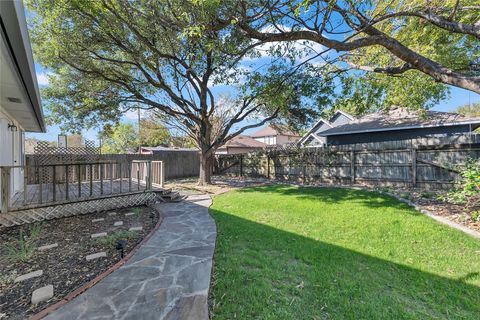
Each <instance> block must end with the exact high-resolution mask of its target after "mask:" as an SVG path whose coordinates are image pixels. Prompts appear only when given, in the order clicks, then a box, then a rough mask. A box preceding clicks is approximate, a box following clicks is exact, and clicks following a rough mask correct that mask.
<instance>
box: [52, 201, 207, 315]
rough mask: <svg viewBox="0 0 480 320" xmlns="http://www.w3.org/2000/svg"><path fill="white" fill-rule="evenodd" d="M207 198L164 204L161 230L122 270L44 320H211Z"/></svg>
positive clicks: (161, 210)
mask: <svg viewBox="0 0 480 320" xmlns="http://www.w3.org/2000/svg"><path fill="white" fill-rule="evenodd" d="M210 204H211V199H210V197H208V196H207V195H195V196H189V197H188V198H187V199H186V200H185V201H183V202H179V203H162V204H159V205H158V208H159V210H160V212H161V213H162V216H163V222H162V224H161V226H160V229H159V230H157V232H155V234H154V235H153V236H152V237H151V238H150V239H149V240H148V241H147V242H146V243H145V244H144V245H143V246H142V247H141V248H140V249H139V250H138V251H137V252H136V253H135V254H134V255H133V257H132V258H131V259H130V260H129V261H128V262H127V263H126V264H125V265H123V266H122V267H121V268H119V269H118V270H116V271H115V272H113V273H111V274H110V275H109V276H107V277H106V278H104V279H103V280H101V281H100V282H99V283H97V284H96V285H95V286H93V287H92V288H90V289H88V290H87V291H85V292H84V293H83V294H81V295H80V296H78V297H76V298H75V299H73V300H72V301H70V302H69V303H67V304H66V305H64V306H63V307H61V308H60V309H58V310H56V311H54V312H52V313H51V314H50V315H48V316H47V317H46V318H45V319H162V320H163V319H165V320H172V319H175V320H178V319H180V320H181V319H189V320H194V319H205V320H207V319H208V307H207V298H208V289H209V286H210V273H211V269H212V258H213V252H214V249H215V238H216V227H215V222H214V221H213V219H212V218H211V216H210V214H209V212H208V207H209V206H210Z"/></svg>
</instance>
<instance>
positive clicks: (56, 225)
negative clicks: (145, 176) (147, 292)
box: [0, 207, 159, 320]
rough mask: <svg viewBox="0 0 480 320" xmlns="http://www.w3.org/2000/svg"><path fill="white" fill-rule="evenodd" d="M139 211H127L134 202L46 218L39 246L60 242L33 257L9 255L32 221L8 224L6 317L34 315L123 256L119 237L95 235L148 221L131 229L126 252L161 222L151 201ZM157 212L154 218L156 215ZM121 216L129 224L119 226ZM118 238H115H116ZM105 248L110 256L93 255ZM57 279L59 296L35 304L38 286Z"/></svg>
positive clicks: (4, 239)
mask: <svg viewBox="0 0 480 320" xmlns="http://www.w3.org/2000/svg"><path fill="white" fill-rule="evenodd" d="M138 208H139V209H140V211H139V214H135V215H130V216H125V213H128V212H132V211H133V210H132V209H133V208H126V209H121V210H112V211H111V212H116V213H117V214H116V215H112V216H110V215H108V214H107V212H100V213H94V214H86V215H81V216H73V217H68V218H61V219H54V220H49V221H44V222H40V223H37V224H40V225H41V231H40V232H39V235H38V236H37V237H36V238H35V239H34V240H32V243H34V246H35V247H39V246H44V245H48V244H53V243H58V247H56V248H52V249H48V250H46V251H37V250H35V253H34V254H33V256H31V257H30V258H29V259H28V260H27V261H13V260H12V259H11V258H9V254H8V250H7V244H9V243H10V244H11V243H14V242H15V241H16V240H18V239H19V238H20V232H21V230H23V234H25V235H27V236H28V235H29V232H30V228H31V227H30V226H29V225H24V226H17V227H10V228H6V229H3V230H2V231H1V234H0V243H1V246H0V270H1V273H0V319H2V320H3V319H25V318H27V317H28V316H31V315H33V314H35V313H36V312H38V311H40V310H42V309H44V308H46V307H48V306H49V305H52V304H54V303H56V302H58V301H60V300H61V299H62V298H64V297H65V296H66V295H67V294H68V293H70V292H72V291H74V290H75V289H77V288H79V287H81V286H82V285H84V284H86V283H88V282H89V281H91V280H92V279H94V278H95V277H96V276H98V275H99V274H101V273H102V272H104V271H106V270H107V269H108V268H109V267H110V266H112V265H114V264H115V263H116V262H118V261H119V260H120V259H121V257H120V253H119V251H117V250H116V248H115V243H102V241H100V239H102V238H97V239H92V238H91V234H93V233H99V232H107V233H108V235H111V234H112V233H114V232H116V231H119V230H123V231H127V230H128V229H129V228H131V227H138V226H142V227H143V230H142V231H131V232H129V239H128V240H127V241H126V244H125V249H124V254H125V255H127V254H128V253H129V252H130V251H131V250H132V249H133V248H134V247H135V246H136V245H137V244H138V243H139V242H140V241H142V239H143V238H144V237H145V236H146V235H147V234H148V233H149V231H150V230H151V229H153V228H154V227H155V225H156V223H157V222H158V219H159V215H158V213H157V212H156V211H155V210H153V209H151V208H148V207H138ZM151 212H153V220H152V217H151ZM98 218H104V219H105V220H104V221H100V222H92V219H98ZM115 221H123V225H122V226H119V227H114V226H113V224H114V222H115ZM111 242H112V241H111ZM102 251H105V252H106V254H107V257H106V258H99V259H95V260H91V261H87V260H86V259H85V257H86V256H87V255H89V254H93V253H97V252H102ZM36 270H43V275H42V276H40V277H36V278H32V279H28V280H25V281H21V282H17V283H14V282H13V280H14V279H15V278H16V277H17V276H20V275H23V274H26V273H29V272H32V271H36ZM49 284H51V285H53V287H54V296H53V298H51V299H50V300H48V301H45V302H42V303H39V304H38V305H32V304H31V296H32V292H33V291H34V290H35V289H38V288H40V287H43V286H46V285H49Z"/></svg>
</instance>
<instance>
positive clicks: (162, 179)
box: [160, 161, 165, 188]
mask: <svg viewBox="0 0 480 320" xmlns="http://www.w3.org/2000/svg"><path fill="white" fill-rule="evenodd" d="M164 183H165V164H164V163H163V161H160V187H162V188H163V185H164Z"/></svg>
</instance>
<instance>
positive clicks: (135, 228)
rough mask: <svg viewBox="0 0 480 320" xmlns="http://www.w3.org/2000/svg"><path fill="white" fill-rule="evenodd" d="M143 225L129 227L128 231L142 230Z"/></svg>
mask: <svg viewBox="0 0 480 320" xmlns="http://www.w3.org/2000/svg"><path fill="white" fill-rule="evenodd" d="M142 230H143V227H131V228H130V229H128V231H142Z"/></svg>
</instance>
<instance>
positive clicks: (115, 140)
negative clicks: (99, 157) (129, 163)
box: [100, 123, 139, 154]
mask: <svg viewBox="0 0 480 320" xmlns="http://www.w3.org/2000/svg"><path fill="white" fill-rule="evenodd" d="M137 132H138V131H137V128H135V126H134V125H133V124H131V123H119V124H116V125H114V126H111V127H108V129H106V130H105V131H103V132H102V134H101V135H100V138H101V139H102V148H101V149H102V150H101V151H102V153H103V154H120V153H135V152H137V151H138V147H139V139H138V134H137Z"/></svg>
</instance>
